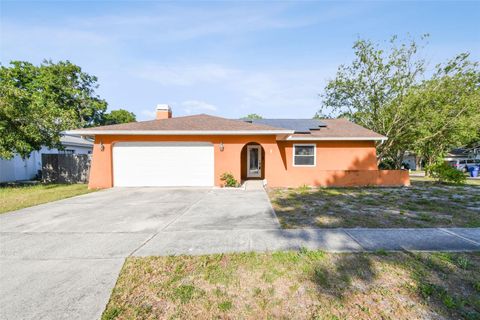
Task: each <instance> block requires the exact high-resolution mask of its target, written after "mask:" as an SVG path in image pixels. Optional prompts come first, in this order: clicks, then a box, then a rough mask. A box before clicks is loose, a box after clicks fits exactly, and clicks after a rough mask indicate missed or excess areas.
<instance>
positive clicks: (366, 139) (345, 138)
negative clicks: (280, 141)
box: [285, 136, 388, 141]
mask: <svg viewBox="0 0 480 320" xmlns="http://www.w3.org/2000/svg"><path fill="white" fill-rule="evenodd" d="M285 140H289V141H386V140H388V138H387V137H383V136H382V137H312V136H310V137H292V136H288V137H287V138H286V139H285Z"/></svg>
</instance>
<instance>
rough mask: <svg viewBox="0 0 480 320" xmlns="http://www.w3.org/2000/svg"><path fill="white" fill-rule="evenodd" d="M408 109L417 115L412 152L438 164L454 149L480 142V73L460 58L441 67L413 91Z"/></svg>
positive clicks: (476, 66)
mask: <svg viewBox="0 0 480 320" xmlns="http://www.w3.org/2000/svg"><path fill="white" fill-rule="evenodd" d="M405 103H406V105H407V106H408V108H409V110H411V112H412V114H414V115H415V119H416V122H415V126H413V127H412V128H410V129H411V131H413V135H414V137H415V138H414V139H413V141H412V148H411V149H412V150H414V151H415V152H416V153H417V155H419V156H420V157H421V158H423V159H424V160H425V162H426V164H427V165H431V164H433V163H434V162H437V161H438V160H439V159H440V158H442V157H443V156H444V155H445V152H447V151H448V150H449V149H450V148H452V147H458V146H463V145H468V144H471V143H475V142H476V141H479V139H480V136H479V128H480V69H479V64H478V63H476V62H472V61H470V60H469V55H468V54H459V55H458V56H456V57H455V58H453V59H451V60H450V61H448V62H447V63H445V64H440V65H438V66H437V68H436V72H435V73H434V75H433V76H432V78H431V79H429V80H426V81H423V82H422V83H421V84H420V85H418V86H416V87H415V88H413V89H412V90H411V91H410V93H409V95H408V97H407V99H406V101H405Z"/></svg>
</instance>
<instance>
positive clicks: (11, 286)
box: [0, 188, 480, 319]
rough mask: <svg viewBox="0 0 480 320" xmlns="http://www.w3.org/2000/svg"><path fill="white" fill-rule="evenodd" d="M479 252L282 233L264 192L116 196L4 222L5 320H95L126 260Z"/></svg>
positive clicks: (334, 232)
mask: <svg viewBox="0 0 480 320" xmlns="http://www.w3.org/2000/svg"><path fill="white" fill-rule="evenodd" d="M301 247H307V248H311V249H321V250H326V251H336V252H359V251H364V250H366V251H375V250H379V249H385V250H426V251H433V250H441V251H477V250H478V251H480V228H475V229H462V228H455V229H438V228H433V229H298V230H280V229H279V224H278V220H277V219H276V217H275V215H274V213H273V212H272V211H271V206H270V203H269V202H268V198H267V196H266V194H265V192H264V191H262V190H256V191H248V190H247V191H238V190H230V191H228V190H208V189H201V190H195V189H192V190H185V189H182V190H173V189H172V190H169V189H155V188H147V189H140V188H138V189H113V190H107V191H100V192H96V193H92V194H88V195H83V196H79V197H74V198H71V199H66V200H62V201H57V202H52V203H49V204H44V205H40V206H36V207H32V208H27V209H23V210H19V211H16V212H12V213H7V214H3V215H0V306H1V307H0V319H98V318H99V317H100V316H101V314H102V312H103V310H104V309H105V306H106V303H107V302H108V299H109V297H110V294H111V290H112V289H113V287H114V286H115V282H116V279H117V277H118V274H119V272H120V269H121V267H122V265H123V262H124V260H125V258H127V257H129V256H150V255H172V254H195V255H198V254H208V253H228V252H244V251H258V252H264V251H274V250H287V249H298V248H301Z"/></svg>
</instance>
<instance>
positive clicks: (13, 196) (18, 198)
mask: <svg viewBox="0 0 480 320" xmlns="http://www.w3.org/2000/svg"><path fill="white" fill-rule="evenodd" d="M94 191H96V190H94V189H88V187H87V185H86V184H37V185H21V186H2V187H0V214H1V213H6V212H10V211H14V210H19V209H23V208H27V207H32V206H36V205H39V204H43V203H47V202H52V201H56V200H61V199H65V198H70V197H74V196H78V195H82V194H86V193H90V192H94Z"/></svg>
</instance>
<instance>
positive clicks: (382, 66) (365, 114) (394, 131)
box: [319, 36, 426, 168]
mask: <svg viewBox="0 0 480 320" xmlns="http://www.w3.org/2000/svg"><path fill="white" fill-rule="evenodd" d="M425 38H426V36H424V37H422V41H423V40H424V39H425ZM353 49H354V53H355V59H354V61H353V62H352V63H351V64H350V65H341V66H340V67H339V68H338V71H337V74H336V78H335V79H333V80H331V81H329V82H328V84H327V86H326V88H325V92H324V94H323V101H324V105H323V107H322V110H320V111H319V114H325V110H328V109H330V110H332V111H333V114H337V115H339V114H341V115H343V116H344V117H347V118H348V119H350V120H351V121H353V122H355V123H358V124H360V125H362V126H364V127H366V128H369V129H371V130H373V131H375V132H378V133H380V134H383V135H385V136H387V137H388V140H387V141H385V142H384V143H382V144H379V145H378V146H377V157H378V160H379V161H380V160H381V159H385V158H387V159H390V161H392V162H393V163H394V166H395V167H397V168H399V167H400V166H401V163H402V159H403V154H404V152H405V150H406V149H407V147H408V144H409V142H410V141H411V139H412V136H411V132H410V130H408V128H409V127H410V126H412V125H414V123H415V118H414V117H413V115H412V113H411V112H410V110H409V107H410V105H407V104H405V103H404V99H405V96H406V95H407V94H408V92H409V90H410V88H412V87H413V86H414V85H415V84H416V83H417V81H418V78H419V77H420V76H421V75H422V74H423V73H424V70H425V62H424V60H423V59H421V58H419V57H418V56H417V51H418V49H419V45H418V44H417V43H416V41H415V40H412V39H410V40H409V41H408V42H407V43H401V44H399V43H398V39H397V37H396V36H394V37H392V39H391V40H390V41H389V43H388V47H387V48H386V49H384V48H382V47H381V46H380V45H379V44H376V43H373V42H372V41H369V40H361V39H360V40H358V41H356V42H355V44H354V46H353ZM331 116H333V115H331Z"/></svg>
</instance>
